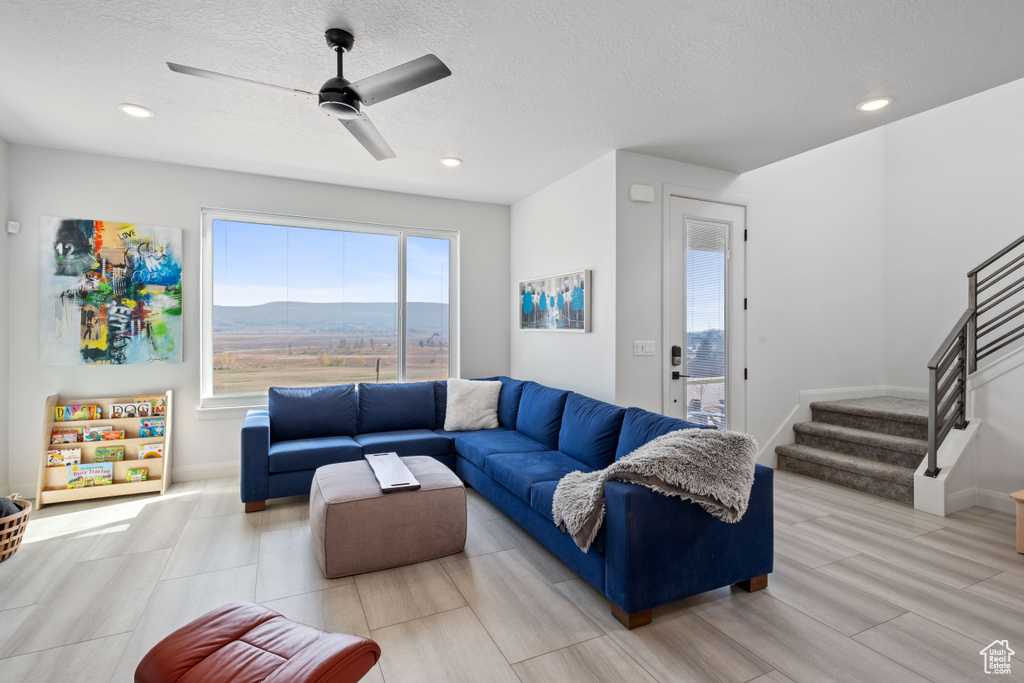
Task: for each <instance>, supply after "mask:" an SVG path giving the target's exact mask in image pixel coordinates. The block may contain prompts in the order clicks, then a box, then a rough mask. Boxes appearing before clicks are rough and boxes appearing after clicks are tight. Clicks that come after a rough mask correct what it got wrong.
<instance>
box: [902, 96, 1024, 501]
mask: <svg viewBox="0 0 1024 683" xmlns="http://www.w3.org/2000/svg"><path fill="white" fill-rule="evenodd" d="M1022 120H1024V81H1016V82H1014V83H1010V84H1007V85H1004V86H1001V87H998V88H995V89H992V90H989V91H986V92H983V93H980V94H978V95H974V96H972V97H968V98H966V99H963V100H960V101H958V102H953V103H951V104H948V105H945V106H943V107H939V108H937V109H933V110H931V111H928V112H925V113H922V114H918V115H917V116H913V117H911V118H908V119H904V120H903V121H900V122H897V123H894V124H890V125H889V126H887V127H886V167H885V175H886V242H885V380H886V383H888V384H896V385H901V386H911V387H921V388H924V387H925V386H926V384H927V380H928V375H927V370H926V368H925V364H926V363H927V361H928V359H929V357H930V356H931V355H932V354H933V353H934V352H935V350H936V349H937V347H938V345H939V344H940V343H941V342H942V339H943V338H944V337H945V336H946V334H948V333H949V330H950V328H951V327H952V325H953V323H955V322H956V319H957V318H958V317H959V316H960V314H961V313H963V311H964V309H966V307H967V277H966V276H967V271H968V270H970V269H972V268H974V267H975V266H977V265H978V264H980V263H981V262H982V261H984V260H985V259H987V258H988V257H989V256H991V255H992V254H994V253H995V252H997V251H999V249H1001V248H1002V247H1004V246H1006V245H1007V244H1009V243H1010V242H1012V241H1013V240H1014V239H1016V238H1017V237H1020V235H1021V234H1024V221H1022V220H1021V216H1022V215H1024V191H1022V190H1021V186H1022V179H1024V135H1021V127H1020V122H1021V121H1022ZM1011 281H1012V280H1011ZM995 355H996V356H999V355H1001V352H997V353H996V354H995ZM986 362H987V361H983V362H982V365H984V364H985V363H986ZM1022 378H1024V375H1022V371H1021V370H1016V371H1013V372H1011V373H1009V374H1007V375H1005V376H1004V377H1001V378H999V379H997V380H994V381H991V382H989V383H987V384H985V385H983V386H981V387H980V388H979V389H978V390H977V391H976V392H974V410H973V411H972V412H973V414H974V415H976V416H978V417H980V418H981V419H982V420H983V426H982V429H981V430H980V432H979V434H978V448H977V459H976V462H975V472H976V476H977V487H978V490H979V492H983V491H994V492H997V493H999V494H1000V495H1005V494H1006V493H1009V492H1011V491H1016V490H1019V489H1022V488H1024V429H1022V428H1021V420H1020V406H1021V405H1024V382H1021V379H1022ZM978 502H979V504H985V505H989V506H992V505H993V503H992V502H991V501H990V500H989V499H986V498H985V497H984V495H982V496H980V497H979V498H978Z"/></svg>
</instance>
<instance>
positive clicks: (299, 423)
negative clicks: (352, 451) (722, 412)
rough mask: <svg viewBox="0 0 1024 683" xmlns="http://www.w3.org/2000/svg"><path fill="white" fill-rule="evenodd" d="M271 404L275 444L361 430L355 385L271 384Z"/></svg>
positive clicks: (271, 427)
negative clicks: (278, 385) (300, 385)
mask: <svg viewBox="0 0 1024 683" xmlns="http://www.w3.org/2000/svg"><path fill="white" fill-rule="evenodd" d="M267 403H268V408H269V411H270V441H271V442H272V443H277V442H278V441H292V440H294V439H317V438H320V437H322V436H355V435H356V434H358V433H359V431H358V427H359V424H358V419H359V410H358V408H357V405H356V403H357V402H356V387H355V385H354V384H340V385H335V386H326V387H270V390H269V391H268V392H267Z"/></svg>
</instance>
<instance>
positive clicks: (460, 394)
mask: <svg viewBox="0 0 1024 683" xmlns="http://www.w3.org/2000/svg"><path fill="white" fill-rule="evenodd" d="M501 386H502V385H501V382H483V381H479V380H478V381H471V380H468V379H458V378H456V377H452V378H451V379H450V380H448V405H447V410H446V416H445V420H444V429H445V431H449V432H470V431H477V430H479V429H496V428H497V427H498V393H499V392H500V391H501Z"/></svg>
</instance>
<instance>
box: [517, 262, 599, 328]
mask: <svg viewBox="0 0 1024 683" xmlns="http://www.w3.org/2000/svg"><path fill="white" fill-rule="evenodd" d="M517 304H518V308H519V329H521V330H559V331H563V332H590V271H589V270H579V271H576V272H575V273H567V274H565V275H555V276H553V277H544V278H537V279H535V280H524V281H522V282H520V283H519V297H518V299H517Z"/></svg>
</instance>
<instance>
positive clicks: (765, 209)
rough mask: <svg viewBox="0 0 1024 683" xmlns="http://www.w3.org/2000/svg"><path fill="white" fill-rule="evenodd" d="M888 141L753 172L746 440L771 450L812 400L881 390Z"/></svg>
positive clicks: (852, 144) (866, 140)
mask: <svg viewBox="0 0 1024 683" xmlns="http://www.w3.org/2000/svg"><path fill="white" fill-rule="evenodd" d="M884 162H885V136H884V133H883V131H881V130H874V131H868V132H866V133H862V134H860V135H856V136H854V137H850V138H847V139H845V140H840V141H839V142H835V143H833V144H830V145H827V146H825V147H821V148H819V149H816V150H812V151H810V152H806V153H804V154H801V155H799V156H796V157H793V158H791V159H786V160H784V161H780V162H778V163H775V164H771V165H770V166H765V167H764V168H760V169H758V170H755V171H751V172H749V173H745V174H743V175H741V176H740V177H739V179H738V180H737V182H736V183H735V185H734V186H733V188H732V189H733V190H734V191H735V192H737V193H738V194H741V195H746V196H747V197H749V198H750V214H749V217H748V228H749V230H750V239H749V241H748V242H747V247H748V248H747V298H748V300H749V301H748V304H749V307H748V311H747V367H748V368H750V379H749V380H748V382H747V384H748V387H747V390H748V394H747V406H748V420H747V430H748V431H749V432H751V433H752V434H754V436H755V437H756V438H757V440H758V441H759V442H760V443H762V444H764V443H767V441H768V440H769V439H770V437H771V436H772V435H773V434H774V432H775V430H776V429H778V428H779V426H780V425H781V424H782V423H783V422H784V421H785V420H786V418H787V416H788V415H789V413H790V412H791V411H792V410H793V409H794V408H795V407H796V406H797V405H798V403H799V392H800V391H802V390H816V389H837V388H844V387H862V386H874V385H880V384H882V383H883V381H882V380H883V377H884V372H883V365H882V364H883V312H882V311H883V300H884V293H883V271H884V262H883V257H882V252H883V248H884V227H885V220H884V218H885V216H884V199H885V172H884V171H885V169H884Z"/></svg>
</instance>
